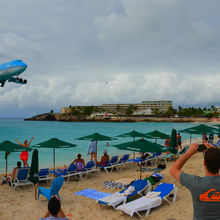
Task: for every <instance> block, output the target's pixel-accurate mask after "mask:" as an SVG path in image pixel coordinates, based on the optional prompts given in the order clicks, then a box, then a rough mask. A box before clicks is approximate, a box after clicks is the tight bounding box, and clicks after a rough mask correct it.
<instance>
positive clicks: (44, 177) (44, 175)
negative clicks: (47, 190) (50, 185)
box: [38, 168, 53, 182]
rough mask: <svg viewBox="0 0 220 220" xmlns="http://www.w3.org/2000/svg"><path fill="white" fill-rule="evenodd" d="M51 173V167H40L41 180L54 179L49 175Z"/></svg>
mask: <svg viewBox="0 0 220 220" xmlns="http://www.w3.org/2000/svg"><path fill="white" fill-rule="evenodd" d="M49 174H50V173H49V168H44V169H40V170H39V172H38V176H39V181H44V180H46V181H47V182H48V181H49V180H51V179H53V178H52V177H50V176H49Z"/></svg>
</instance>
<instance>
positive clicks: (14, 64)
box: [0, 60, 27, 86]
mask: <svg viewBox="0 0 220 220" xmlns="http://www.w3.org/2000/svg"><path fill="white" fill-rule="evenodd" d="M26 69H27V64H25V63H24V62H23V61H22V60H13V61H10V62H7V63H4V64H1V65H0V83H2V85H3V86H4V84H5V82H6V81H8V82H15V83H21V84H26V83H27V80H22V79H19V78H18V76H19V75H20V74H21V73H23V72H24V71H25V70H26ZM13 76H15V77H16V78H14V77H13Z"/></svg>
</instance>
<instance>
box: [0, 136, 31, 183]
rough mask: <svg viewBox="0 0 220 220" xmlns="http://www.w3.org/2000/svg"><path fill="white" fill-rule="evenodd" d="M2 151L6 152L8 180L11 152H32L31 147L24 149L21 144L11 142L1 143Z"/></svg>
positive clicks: (0, 149)
mask: <svg viewBox="0 0 220 220" xmlns="http://www.w3.org/2000/svg"><path fill="white" fill-rule="evenodd" d="M0 151H3V152H5V160H6V171H5V173H6V180H7V173H8V155H9V154H10V153H11V152H22V151H32V148H30V147H23V146H21V145H19V144H15V143H12V142H11V141H8V140H6V141H3V142H2V143H0Z"/></svg>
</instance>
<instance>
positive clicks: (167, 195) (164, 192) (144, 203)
mask: <svg viewBox="0 0 220 220" xmlns="http://www.w3.org/2000/svg"><path fill="white" fill-rule="evenodd" d="M132 189H133V190H132ZM129 190H130V191H129ZM150 190H151V184H150V182H149V181H147V180H141V179H140V180H135V181H134V182H132V183H131V184H130V186H129V187H128V188H126V189H124V190H122V191H120V192H117V193H114V194H112V195H110V196H107V197H104V198H102V199H100V200H98V203H99V204H100V205H105V206H111V207H113V208H114V209H117V210H120V211H122V212H124V213H126V214H128V215H130V216H131V217H132V216H133V215H134V213H136V214H137V215H138V216H140V217H142V216H141V214H140V212H141V211H146V214H145V215H146V216H148V215H149V214H150V210H151V209H152V208H155V207H157V206H159V205H161V204H162V201H163V200H164V201H166V202H168V203H169V204H171V203H174V202H175V201H176V194H177V187H176V186H175V185H174V184H170V183H161V184H159V185H158V186H157V187H156V188H155V189H154V190H153V191H152V192H151V191H150ZM144 193H147V194H146V195H144ZM136 195H140V196H141V197H140V198H138V199H136V200H133V201H131V202H127V201H128V200H129V198H131V197H132V196H136ZM126 202H127V203H126Z"/></svg>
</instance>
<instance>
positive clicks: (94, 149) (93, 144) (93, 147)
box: [88, 140, 97, 162]
mask: <svg viewBox="0 0 220 220" xmlns="http://www.w3.org/2000/svg"><path fill="white" fill-rule="evenodd" d="M88 154H90V155H91V157H90V161H92V160H93V158H94V160H95V162H97V143H96V141H94V140H91V142H90V144H89V148H88Z"/></svg>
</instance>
